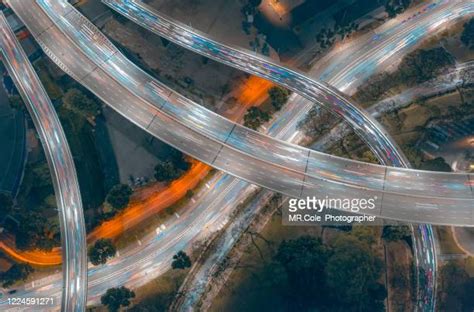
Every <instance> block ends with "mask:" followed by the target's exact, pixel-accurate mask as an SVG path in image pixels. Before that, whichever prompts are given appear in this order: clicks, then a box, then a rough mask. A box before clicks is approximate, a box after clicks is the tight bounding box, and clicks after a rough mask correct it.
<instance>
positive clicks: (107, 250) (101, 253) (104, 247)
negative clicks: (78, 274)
mask: <svg viewBox="0 0 474 312" xmlns="http://www.w3.org/2000/svg"><path fill="white" fill-rule="evenodd" d="M116 253H117V250H116V249H115V246H114V244H113V243H112V240H111V239H104V238H101V239H98V240H97V241H96V242H95V244H94V245H93V246H91V247H90V248H89V250H88V253H87V254H88V256H89V260H90V261H91V263H92V264H93V265H99V264H105V263H107V260H108V259H110V258H112V257H114V256H115V254H116Z"/></svg>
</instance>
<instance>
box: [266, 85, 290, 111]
mask: <svg viewBox="0 0 474 312" xmlns="http://www.w3.org/2000/svg"><path fill="white" fill-rule="evenodd" d="M268 95H269V96H270V101H271V103H272V106H273V107H274V108H275V110H277V111H278V110H280V109H281V108H282V107H283V105H285V103H286V102H287V101H288V97H289V96H290V92H289V91H288V90H287V89H284V88H282V87H272V88H270V90H268Z"/></svg>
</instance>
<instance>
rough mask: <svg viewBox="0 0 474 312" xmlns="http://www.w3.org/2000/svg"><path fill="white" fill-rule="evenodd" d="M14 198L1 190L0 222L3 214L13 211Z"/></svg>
mask: <svg viewBox="0 0 474 312" xmlns="http://www.w3.org/2000/svg"><path fill="white" fill-rule="evenodd" d="M12 208H13V200H12V197H11V195H10V194H7V193H3V192H0V216H2V217H0V222H1V219H3V216H6V215H7V214H9V213H10V212H11V211H12Z"/></svg>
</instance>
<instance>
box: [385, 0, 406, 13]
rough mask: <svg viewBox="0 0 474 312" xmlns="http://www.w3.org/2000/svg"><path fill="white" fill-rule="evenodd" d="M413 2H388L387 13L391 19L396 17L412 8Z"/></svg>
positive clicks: (394, 0)
mask: <svg viewBox="0 0 474 312" xmlns="http://www.w3.org/2000/svg"><path fill="white" fill-rule="evenodd" d="M410 3H411V0H387V2H386V3H385V11H386V12H387V14H388V16H389V17H395V16H397V15H398V14H400V13H402V12H403V11H405V10H406V9H407V8H408V7H409V6H410Z"/></svg>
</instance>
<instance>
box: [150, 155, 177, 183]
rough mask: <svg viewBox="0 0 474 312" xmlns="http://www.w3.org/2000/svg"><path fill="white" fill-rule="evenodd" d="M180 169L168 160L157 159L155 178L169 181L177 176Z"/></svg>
mask: <svg viewBox="0 0 474 312" xmlns="http://www.w3.org/2000/svg"><path fill="white" fill-rule="evenodd" d="M181 173H182V171H181V170H180V169H179V168H176V166H175V165H174V164H173V163H172V162H171V161H169V160H167V161H159V162H158V164H157V165H156V166H155V179H156V180H157V181H160V182H170V181H173V180H174V179H177V178H179V176H180V175H181Z"/></svg>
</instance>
